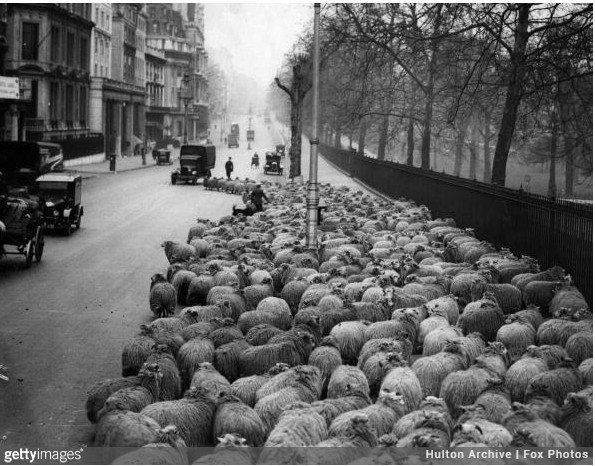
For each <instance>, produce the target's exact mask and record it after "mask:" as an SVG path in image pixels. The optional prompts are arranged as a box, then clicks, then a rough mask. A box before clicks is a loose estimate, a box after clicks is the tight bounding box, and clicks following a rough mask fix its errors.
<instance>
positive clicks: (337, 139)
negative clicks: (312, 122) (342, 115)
mask: <svg viewBox="0 0 595 466" xmlns="http://www.w3.org/2000/svg"><path fill="white" fill-rule="evenodd" d="M335 147H336V148H337V149H340V148H341V128H337V130H336V131H335Z"/></svg>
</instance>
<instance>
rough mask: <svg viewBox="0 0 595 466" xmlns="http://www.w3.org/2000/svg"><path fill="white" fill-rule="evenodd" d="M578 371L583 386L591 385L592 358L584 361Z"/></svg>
mask: <svg viewBox="0 0 595 466" xmlns="http://www.w3.org/2000/svg"><path fill="white" fill-rule="evenodd" d="M578 371H579V373H580V374H581V377H582V379H583V385H584V386H587V385H593V358H588V359H584V360H583V362H581V364H580V366H578Z"/></svg>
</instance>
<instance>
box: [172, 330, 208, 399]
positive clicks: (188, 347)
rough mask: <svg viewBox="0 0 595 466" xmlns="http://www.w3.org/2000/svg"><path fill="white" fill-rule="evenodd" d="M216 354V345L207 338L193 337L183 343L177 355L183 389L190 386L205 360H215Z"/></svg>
mask: <svg viewBox="0 0 595 466" xmlns="http://www.w3.org/2000/svg"><path fill="white" fill-rule="evenodd" d="M214 355H215V345H213V342H212V341H211V340H209V339H206V338H193V339H192V340H190V341H187V342H186V343H184V344H183V345H182V347H181V348H180V350H179V351H178V355H177V357H176V360H177V363H178V368H179V371H180V377H181V380H182V389H183V390H187V389H188V388H190V381H191V380H192V376H193V375H194V372H195V371H196V369H198V368H199V366H200V364H201V363H203V362H209V363H212V362H213V357H214Z"/></svg>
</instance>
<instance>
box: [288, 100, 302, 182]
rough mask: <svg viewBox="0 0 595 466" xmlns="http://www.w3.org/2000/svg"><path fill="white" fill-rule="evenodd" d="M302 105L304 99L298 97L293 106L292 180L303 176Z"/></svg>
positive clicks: (290, 170) (290, 169) (290, 156)
mask: <svg viewBox="0 0 595 466" xmlns="http://www.w3.org/2000/svg"><path fill="white" fill-rule="evenodd" d="M298 92H299V91H298ZM302 106H303V100H302V99H296V102H295V103H294V104H293V105H292V106H291V123H290V125H291V148H290V150H289V154H290V155H289V161H290V164H289V178H291V179H292V180H293V178H296V177H298V176H301V174H302Z"/></svg>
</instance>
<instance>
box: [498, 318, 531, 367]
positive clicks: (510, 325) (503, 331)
mask: <svg viewBox="0 0 595 466" xmlns="http://www.w3.org/2000/svg"><path fill="white" fill-rule="evenodd" d="M505 322H506V323H505V325H503V326H502V327H500V328H499V329H498V332H497V333H496V341H500V342H502V343H504V346H506V349H507V350H508V351H509V353H510V357H511V358H512V360H513V361H516V360H517V359H519V358H520V357H521V356H522V354H523V353H524V352H525V350H526V348H527V347H529V346H531V345H533V343H534V342H535V336H536V332H535V329H534V328H533V325H531V323H530V322H529V321H527V320H526V319H524V318H523V317H519V316H510V317H508V318H507V319H506V321H505Z"/></svg>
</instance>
